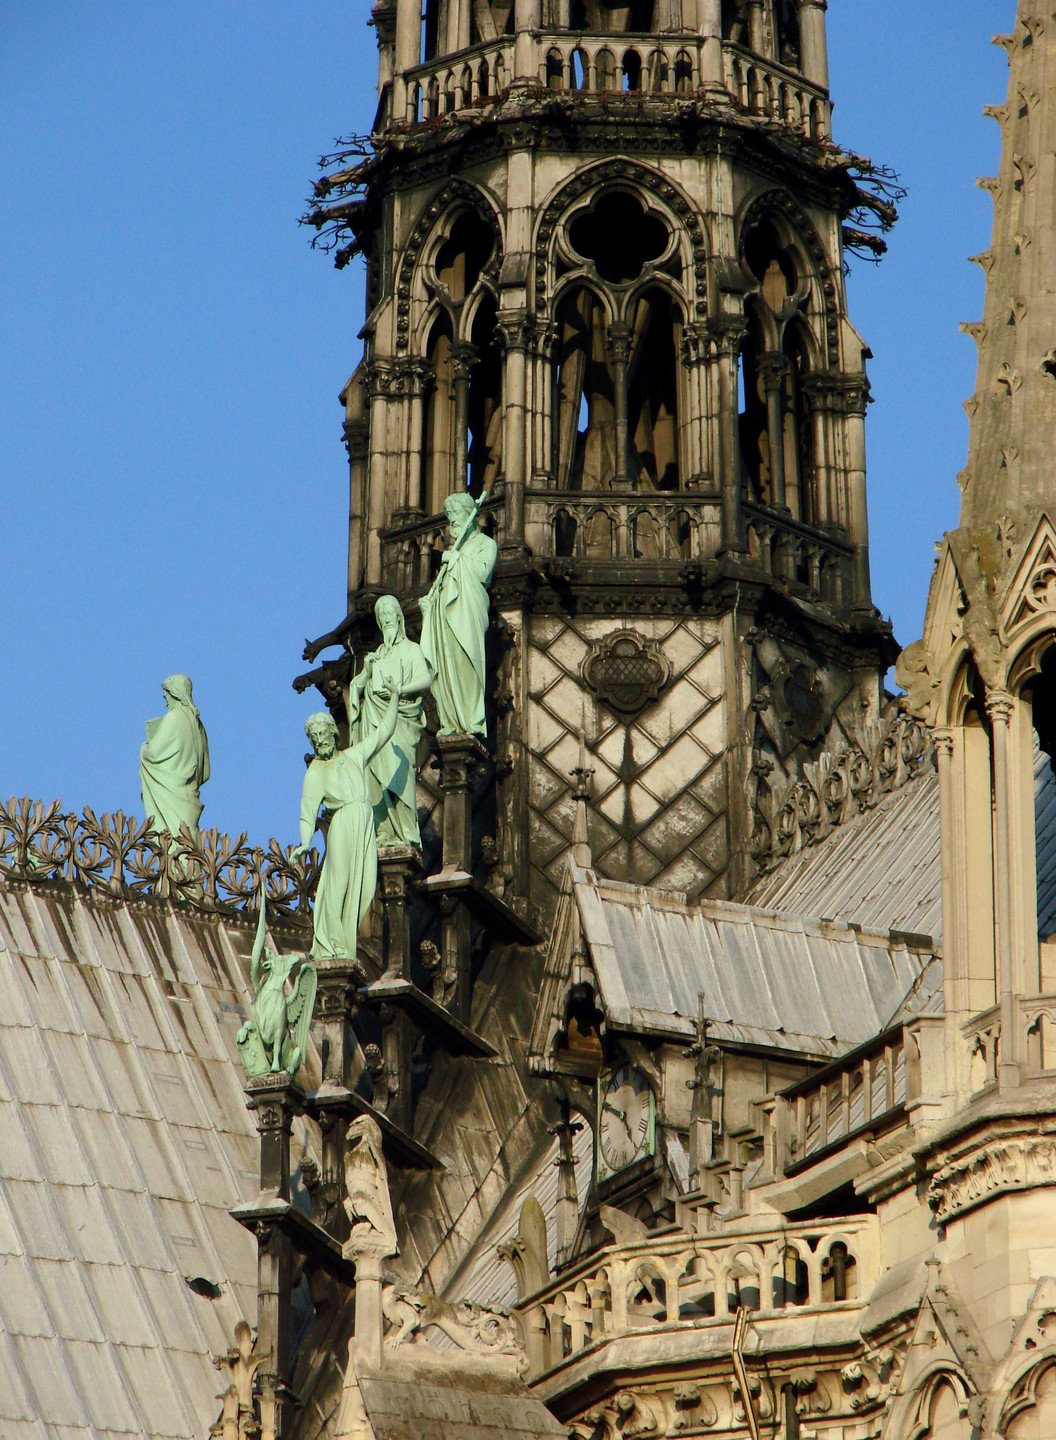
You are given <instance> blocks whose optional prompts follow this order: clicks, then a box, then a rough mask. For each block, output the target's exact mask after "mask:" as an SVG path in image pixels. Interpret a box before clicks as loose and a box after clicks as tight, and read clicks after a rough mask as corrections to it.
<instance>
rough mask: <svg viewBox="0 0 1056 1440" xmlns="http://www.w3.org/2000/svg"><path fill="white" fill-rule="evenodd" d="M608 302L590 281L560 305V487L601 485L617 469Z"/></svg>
mask: <svg viewBox="0 0 1056 1440" xmlns="http://www.w3.org/2000/svg"><path fill="white" fill-rule="evenodd" d="M608 333H609V320H608V315H607V313H606V309H605V305H604V302H603V301H602V299H601V297H600V296H599V295H598V294H596V293H595V291H594V290H593V289H591V288H589V287H588V286H586V285H579V286H576V287H575V288H574V289H571V290H569V291H567V292H566V294H565V296H564V297H563V299H562V300H561V303H560V305H559V306H558V309H557V353H556V364H555V371H554V373H555V391H556V393H555V396H554V419H555V422H556V423H555V425H554V433H555V437H556V449H557V454H556V456H555V463H556V471H557V486H558V489H560V490H598V489H601V488H603V487H608V486H611V484H612V481H613V477H614V475H615V473H616V455H615V449H614V446H613V433H614V417H615V391H614V385H613V375H612V366H611V360H610V356H609V353H608V344H607V342H608Z"/></svg>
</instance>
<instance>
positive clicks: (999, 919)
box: [898, 0, 1056, 1434]
mask: <svg viewBox="0 0 1056 1440" xmlns="http://www.w3.org/2000/svg"><path fill="white" fill-rule="evenodd" d="M995 43H998V44H1000V45H1002V46H1003V47H1004V48H1005V50H1006V51H1007V52H1008V57H1009V65H1010V75H1009V88H1008V98H1007V100H1006V102H1005V103H1004V104H1002V105H992V106H987V107H986V113H987V114H988V115H990V116H992V118H993V119H995V120H996V121H997V122H998V124H999V125H1000V127H1001V137H1002V149H1001V165H1000V171H999V174H998V176H997V177H996V178H987V179H982V180H980V181H979V184H980V185H981V186H982V187H983V188H984V189H986V190H988V191H989V192H990V194H991V195H992V197H993V200H994V228H993V241H992V243H991V246H990V248H989V249H988V250H987V251H986V252H985V253H983V254H982V255H978V256H976V257H974V258H975V259H976V261H977V262H978V263H979V264H980V265H982V267H983V268H984V270H985V271H986V275H987V287H986V304H985V309H984V313H983V319H982V321H981V322H980V323H978V324H970V325H965V326H963V327H962V328H963V329H964V330H965V331H966V332H967V333H969V334H970V335H972V336H973V337H974V339H975V340H976V341H977V343H978V346H979V366H978V375H977V379H976V387H975V393H974V395H973V396H972V397H971V398H970V399H969V400H968V401H967V402H966V408H967V410H968V413H969V416H970V417H971V437H970V442H969V455H968V465H967V468H966V469H965V470H964V471H962V473H961V475H960V482H961V489H962V503H961V523H960V526H959V527H958V529H956V530H954V531H952V532H950V533H949V534H948V535H946V536H945V538H944V540H943V543H942V545H941V547H940V554H939V558H938V561H937V563H936V569H935V574H934V577H933V580H932V585H931V592H930V595H929V599H928V610H927V617H926V620H925V629H924V638H923V639H922V640H920V641H918V642H916V644H914V645H912V646H910V647H909V648H908V649H907V650H906V651H905V652H904V653H903V655H902V657H901V658H900V661H899V669H898V674H899V678H900V680H902V682H903V683H904V684H905V685H906V687H907V690H908V692H909V694H908V697H907V700H908V704H909V706H910V708H911V709H912V710H913V711H914V712H915V713H916V714H917V715H918V716H919V717H921V718H923V719H926V720H927V721H928V722H929V723H930V724H931V725H933V726H934V727H935V729H934V735H935V741H936V749H937V752H938V764H939V781H940V795H941V821H942V873H943V902H942V909H943V929H944V945H943V950H944V969H945V998H946V1027H947V1032H946V1041H947V1056H948V1057H949V1069H948V1074H947V1085H948V1089H949V1094H950V1095H951V1097H952V1101H953V1104H954V1105H955V1106H956V1107H958V1108H959V1114H958V1117H957V1122H956V1124H951V1125H950V1126H948V1127H947V1129H946V1132H945V1133H944V1134H942V1135H940V1137H939V1138H938V1139H937V1140H936V1141H935V1143H934V1144H933V1145H932V1146H931V1147H930V1149H929V1151H928V1153H927V1156H926V1159H927V1164H928V1168H929V1173H930V1174H931V1175H933V1177H934V1178H933V1180H932V1204H933V1208H934V1209H935V1210H936V1213H937V1217H938V1218H939V1220H940V1221H941V1222H942V1223H943V1224H945V1225H946V1227H947V1234H948V1235H950V1236H951V1237H952V1243H953V1245H954V1247H955V1248H956V1250H957V1252H958V1253H961V1254H963V1256H964V1260H963V1264H962V1274H961V1276H960V1279H959V1283H961V1285H962V1289H963V1290H964V1291H965V1293H973V1291H974V1292H977V1293H985V1294H986V1295H987V1297H988V1298H987V1302H986V1304H987V1323H988V1326H989V1327H990V1328H989V1331H988V1334H987V1338H988V1340H989V1339H990V1338H991V1332H992V1334H993V1336H995V1337H999V1338H1000V1337H1003V1336H1004V1335H1005V1334H1006V1333H1007V1331H1008V1326H1009V1323H1010V1321H1011V1320H1012V1318H1013V1317H1015V1316H1019V1315H1020V1314H1021V1313H1022V1311H1023V1308H1024V1306H1025V1304H1026V1303H1027V1300H1028V1299H1029V1294H1030V1290H1031V1288H1032V1285H1033V1280H1031V1278H1030V1275H1033V1271H1030V1275H1028V1267H1027V1265H1026V1261H1025V1256H1026V1255H1027V1253H1028V1252H1029V1251H1030V1250H1031V1249H1032V1248H1034V1249H1036V1248H1037V1247H1039V1246H1043V1245H1046V1244H1048V1243H1049V1242H1048V1239H1047V1236H1048V1235H1049V1234H1050V1233H1051V1214H1052V1205H1051V1193H1052V1192H1051V1191H1048V1192H1046V1191H1043V1190H1039V1189H1038V1188H1037V1187H1040V1186H1044V1185H1047V1184H1051V1180H1050V1179H1049V1177H1048V1170H1047V1164H1048V1161H1047V1159H1046V1161H1045V1163H1044V1164H1039V1162H1040V1161H1041V1160H1042V1157H1043V1156H1048V1155H1049V1153H1050V1152H1051V1140H1048V1141H1046V1140H1040V1141H1039V1140H1038V1137H1039V1136H1045V1135H1046V1133H1047V1132H1051V1130H1052V1128H1053V1124H1054V1119H1056V1116H1054V1107H1053V1101H1052V1090H1051V1072H1052V1069H1053V1067H1054V1066H1056V1029H1054V1026H1056V996H1054V993H1053V992H1054V991H1056V947H1054V945H1053V932H1054V931H1056V923H1054V912H1053V894H1054V889H1053V886H1054V880H1056V876H1054V874H1053V865H1052V858H1051V854H1052V851H1051V835H1052V818H1053V815H1054V814H1056V788H1054V781H1053V770H1052V756H1053V754H1054V753H1056V751H1054V748H1053V746H1054V739H1056V733H1054V729H1053V715H1054V713H1056V710H1054V703H1056V688H1054V676H1056V526H1054V521H1056V475H1054V470H1053V455H1052V436H1053V427H1054V423H1056V348H1054V347H1056V296H1054V294H1053V289H1052V276H1053V274H1054V273H1056V222H1054V218H1053V217H1054V213H1056V212H1054V207H1056V184H1054V177H1053V172H1052V166H1051V159H1050V157H1051V155H1052V152H1053V150H1054V149H1056V92H1054V88H1053V87H1054V86H1056V20H1054V18H1053V15H1052V11H1051V7H1050V6H1041V5H1038V4H1036V3H1031V0H1020V4H1019V7H1018V14H1017V19H1016V26H1015V29H1014V30H1013V32H1012V33H1011V34H1009V35H1000V36H997V37H996V41H995ZM1046 1073H1048V1075H1049V1077H1050V1078H1048V1079H1047V1080H1042V1079H1040V1078H1039V1077H1041V1076H1043V1075H1045V1074H1046ZM1036 1142H1037V1143H1036ZM983 1194H985V1195H986V1196H987V1202H986V1204H985V1205H984V1206H982V1208H980V1209H976V1210H972V1211H971V1212H970V1213H966V1212H969V1209H970V1207H971V1205H972V1204H973V1203H976V1202H977V1200H978V1197H979V1196H980V1195H983ZM983 1233H985V1234H986V1237H987V1238H986V1246H987V1248H988V1252H989V1253H991V1254H1000V1255H1001V1256H1002V1260H1001V1265H1000V1267H999V1273H996V1274H995V1275H994V1276H992V1277H989V1278H985V1284H984V1277H983V1276H982V1275H981V1272H978V1271H977V1270H975V1269H974V1268H973V1267H974V1266H975V1265H976V1264H977V1261H976V1259H975V1258H973V1257H976V1256H977V1255H978V1249H977V1246H978V1243H979V1237H980V1236H981V1235H982V1234H983ZM1002 1343H1004V1342H1003V1339H1002ZM1024 1433H1026V1432H1024ZM1036 1433H1039V1434H1041V1433H1044V1428H1043V1429H1042V1430H1040V1431H1038V1432H1036Z"/></svg>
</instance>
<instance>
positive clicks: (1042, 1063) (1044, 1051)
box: [1019, 994, 1056, 1075]
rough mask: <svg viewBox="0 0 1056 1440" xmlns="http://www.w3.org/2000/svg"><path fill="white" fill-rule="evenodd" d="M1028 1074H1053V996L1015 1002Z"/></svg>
mask: <svg viewBox="0 0 1056 1440" xmlns="http://www.w3.org/2000/svg"><path fill="white" fill-rule="evenodd" d="M1019 1010H1020V1024H1021V1026H1022V1033H1023V1036H1024V1039H1025V1048H1024V1054H1025V1055H1026V1062H1027V1063H1026V1069H1027V1072H1028V1073H1029V1074H1032V1075H1040V1074H1042V1073H1043V1072H1044V1071H1047V1070H1056V995H1054V994H1047V995H1028V996H1026V997H1025V998H1023V999H1021V1000H1020V1002H1019Z"/></svg>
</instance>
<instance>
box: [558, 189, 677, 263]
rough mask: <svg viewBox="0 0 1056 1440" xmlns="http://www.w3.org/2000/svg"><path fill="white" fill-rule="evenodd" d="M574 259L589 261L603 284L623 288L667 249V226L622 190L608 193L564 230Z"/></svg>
mask: <svg viewBox="0 0 1056 1440" xmlns="http://www.w3.org/2000/svg"><path fill="white" fill-rule="evenodd" d="M568 238H569V241H570V242H571V245H572V248H573V250H575V251H576V253H577V255H582V256H583V258H584V259H585V260H592V261H593V262H594V268H595V269H596V270H597V272H598V274H599V275H600V276H601V278H602V279H603V280H607V281H609V283H610V284H612V285H625V284H627V283H628V282H629V281H631V280H637V278H638V276H639V275H640V274H641V273H642V270H643V268H644V267H645V266H646V265H647V264H648V263H649V262H650V261H652V260H659V258H660V256H661V255H662V254H663V253H664V251H665V250H666V249H667V243H668V230H667V226H666V225H665V224H664V222H663V221H662V220H661V219H660V217H659V216H658V215H655V214H653V213H652V212H651V211H647V210H646V209H645V208H644V207H643V205H642V204H641V202H640V201H639V200H638V199H637V198H636V197H635V196H633V195H629V194H627V192H626V191H624V190H610V191H608V192H607V193H606V194H604V195H602V196H601V197H600V198H599V199H598V200H597V201H596V202H595V203H594V204H593V205H592V206H591V207H590V209H589V210H588V211H587V212H586V213H585V214H583V215H579V216H577V217H576V218H575V219H574V220H573V221H572V224H571V225H570V226H569V227H568Z"/></svg>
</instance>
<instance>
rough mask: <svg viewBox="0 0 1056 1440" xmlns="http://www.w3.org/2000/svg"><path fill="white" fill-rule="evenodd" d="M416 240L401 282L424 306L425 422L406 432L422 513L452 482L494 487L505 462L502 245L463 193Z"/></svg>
mask: <svg viewBox="0 0 1056 1440" xmlns="http://www.w3.org/2000/svg"><path fill="white" fill-rule="evenodd" d="M419 244H420V245H421V259H420V261H419V263H418V265H417V268H416V271H415V274H414V277H413V280H411V279H409V280H408V281H407V282H406V283H405V285H404V287H403V288H404V291H405V293H406V304H407V308H408V309H410V310H412V311H413V310H415V309H418V310H419V313H421V312H424V318H423V319H422V320H421V321H420V322H419V324H418V326H417V327H416V330H417V333H418V335H419V336H420V339H419V340H418V343H417V346H416V347H415V348H416V349H417V351H418V355H419V356H420V362H421V367H422V372H423V384H422V387H421V391H422V393H421V398H420V404H421V423H420V430H419V428H418V426H417V425H416V424H415V423H414V419H413V417H412V420H411V423H410V424H409V426H408V431H407V433H408V436H409V443H410V444H411V445H413V446H415V447H416V451H417V447H418V446H420V453H418V454H417V465H416V467H415V468H416V470H417V473H418V474H419V475H420V487H419V493H418V494H417V495H412V496H411V497H410V504H411V507H412V509H413V510H416V511H418V512H419V513H424V514H426V515H437V514H439V513H440V511H441V510H442V508H443V503H444V501H445V499H446V498H447V497H448V495H450V494H452V493H454V492H455V491H458V490H468V491H469V492H470V493H471V494H474V495H479V494H480V492H481V491H482V490H483V489H486V488H487V489H491V488H493V486H494V484H495V481H496V479H497V477H498V475H499V472H500V470H501V466H502V348H501V343H500V335H499V329H498V323H497V320H498V317H497V309H496V301H495V277H496V274H497V270H498V263H499V259H500V254H501V252H500V245H499V237H498V233H497V230H496V227H495V223H494V220H493V218H492V216H491V215H489V214H488V213H487V212H486V211H485V210H484V208H483V207H480V206H476V205H473V204H469V203H466V202H465V201H462V202H461V203H459V204H456V205H455V206H454V207H452V208H451V209H450V210H449V211H448V213H447V214H446V215H445V216H443V218H441V219H440V220H439V221H438V222H437V223H436V224H435V225H434V227H433V229H432V232H431V234H430V236H429V239H428V240H427V241H425V242H424V243H423V242H419ZM401 298H402V297H401ZM416 301H417V304H416V303H415V302H416ZM412 400H413V397H412ZM419 434H420V440H419V439H418V438H417V436H418V435H419Z"/></svg>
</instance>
